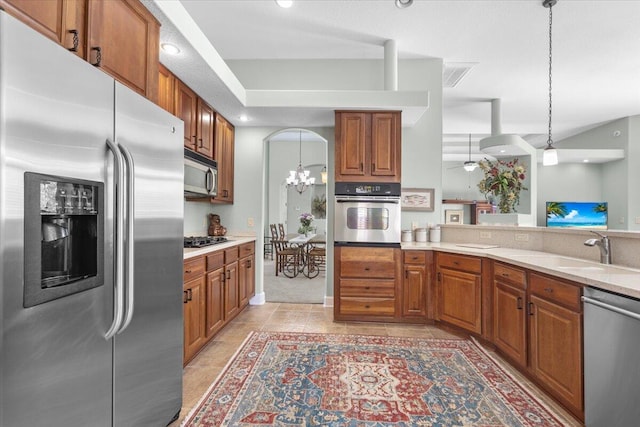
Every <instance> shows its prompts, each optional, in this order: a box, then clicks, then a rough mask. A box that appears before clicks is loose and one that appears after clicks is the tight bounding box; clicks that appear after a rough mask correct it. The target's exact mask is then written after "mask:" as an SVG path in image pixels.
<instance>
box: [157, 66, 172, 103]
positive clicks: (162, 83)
mask: <svg viewBox="0 0 640 427" xmlns="http://www.w3.org/2000/svg"><path fill="white" fill-rule="evenodd" d="M175 91H176V77H175V76H174V75H173V73H172V72H171V71H169V70H167V68H166V67H165V66H164V65H162V64H160V65H159V67H158V105H159V106H160V107H162V108H164V109H165V110H166V111H168V112H170V113H171V114H174V115H175V114H176V113H175Z"/></svg>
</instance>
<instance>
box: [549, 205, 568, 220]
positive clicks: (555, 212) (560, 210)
mask: <svg viewBox="0 0 640 427" xmlns="http://www.w3.org/2000/svg"><path fill="white" fill-rule="evenodd" d="M568 213H569V212H567V207H566V206H565V205H564V204H562V203H558V202H548V203H547V218H551V217H552V216H553V217H556V218H557V217H561V218H564V217H565V216H567V214H568Z"/></svg>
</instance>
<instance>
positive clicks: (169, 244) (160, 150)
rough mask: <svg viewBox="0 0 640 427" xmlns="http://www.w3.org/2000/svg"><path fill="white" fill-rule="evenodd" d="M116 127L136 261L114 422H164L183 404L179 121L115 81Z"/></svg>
mask: <svg viewBox="0 0 640 427" xmlns="http://www.w3.org/2000/svg"><path fill="white" fill-rule="evenodd" d="M115 129H116V130H115V133H116V140H117V142H118V144H120V145H121V146H123V147H125V148H126V150H128V151H129V152H130V153H131V157H132V158H133V164H134V168H135V180H134V194H135V197H134V204H135V219H134V224H133V225H134V237H135V239H134V242H133V243H134V257H133V262H134V263H135V267H134V286H133V292H134V296H133V310H134V311H133V317H132V320H131V323H130V324H129V326H128V327H127V328H126V329H125V330H124V331H122V332H121V333H119V334H117V335H116V337H115V351H114V360H115V363H114V370H115V371H114V378H115V380H114V381H115V384H114V390H115V401H114V417H115V418H114V425H115V426H118V427H122V426H135V427H142V426H162V425H167V424H168V423H169V421H171V419H172V417H173V416H174V415H175V414H177V413H178V412H179V411H180V408H181V406H182V330H183V326H182V299H181V298H182V258H183V248H182V246H183V226H182V224H183V210H184V207H183V206H184V202H183V196H182V191H183V182H182V181H183V158H182V148H183V147H182V136H181V135H182V132H181V131H179V130H180V129H182V121H180V120H179V119H177V118H176V117H174V116H172V115H171V114H169V113H167V112H166V111H164V110H162V109H161V108H160V107H158V106H156V105H154V104H152V103H151V102H149V101H148V100H146V99H145V98H143V97H141V96H140V95H138V94H136V93H134V92H132V91H131V90H130V89H128V88H126V87H124V86H122V85H120V84H119V83H116V128H115ZM127 300H128V301H129V300H130V295H127Z"/></svg>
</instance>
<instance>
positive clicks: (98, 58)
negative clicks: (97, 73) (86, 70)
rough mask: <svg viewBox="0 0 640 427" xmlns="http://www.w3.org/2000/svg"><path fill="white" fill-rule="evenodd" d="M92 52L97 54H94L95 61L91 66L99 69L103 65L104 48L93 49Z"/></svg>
mask: <svg viewBox="0 0 640 427" xmlns="http://www.w3.org/2000/svg"><path fill="white" fill-rule="evenodd" d="M91 51H92V52H95V54H92V56H93V58H95V60H94V61H93V62H92V63H91V65H93V66H94V67H99V66H100V65H101V64H102V48H101V47H100V46H97V47H92V48H91Z"/></svg>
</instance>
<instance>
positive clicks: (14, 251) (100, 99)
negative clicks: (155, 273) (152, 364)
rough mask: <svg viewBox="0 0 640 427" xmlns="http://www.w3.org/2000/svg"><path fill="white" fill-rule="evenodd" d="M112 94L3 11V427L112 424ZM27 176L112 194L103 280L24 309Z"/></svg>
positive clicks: (109, 85) (88, 69)
mask: <svg viewBox="0 0 640 427" xmlns="http://www.w3.org/2000/svg"><path fill="white" fill-rule="evenodd" d="M113 94H114V82H113V80H112V79H111V78H109V77H107V76H106V75H105V74H104V73H102V72H100V71H98V70H95V69H94V68H93V67H92V66H91V65H89V64H88V63H86V62H84V61H82V60H81V59H79V58H77V57H76V56H75V55H72V54H70V53H69V52H67V51H66V50H65V49H63V48H62V47H60V46H58V45H57V44H55V43H53V42H52V41H50V40H49V39H47V38H45V37H43V36H42V35H40V34H38V33H36V32H35V31H33V30H32V29H30V28H27V27H26V26H25V25H24V24H22V23H20V22H18V21H17V20H15V19H13V18H12V17H9V16H8V15H6V14H5V13H4V12H2V11H0V109H1V110H0V172H1V173H0V197H1V201H0V245H1V247H0V272H1V273H0V274H1V284H0V292H1V294H0V304H1V308H0V322H1V326H2V335H1V337H2V338H1V340H2V341H1V343H0V349H1V354H0V360H1V361H2V364H1V369H2V378H1V381H0V384H1V386H0V387H1V396H0V397H1V398H0V402H1V409H0V425H2V426H30V427H37V426H43V427H45V426H46V427H49V426H98V427H100V426H110V425H111V423H112V419H111V388H112V370H111V367H112V363H111V361H112V359H111V358H112V355H111V342H109V341H107V340H105V339H104V332H105V331H106V330H107V329H108V327H109V324H110V322H111V316H112V307H113V299H112V286H111V283H112V280H113V274H112V269H113V264H112V262H111V260H110V257H109V256H108V255H109V254H111V252H112V245H113V239H112V235H113V228H112V223H113V216H112V214H111V213H112V212H113V204H112V203H111V202H109V200H110V199H111V197H112V196H113V194H112V193H113V182H111V181H110V180H109V179H107V178H106V177H107V176H111V175H110V173H112V171H111V169H112V163H111V160H110V159H111V156H110V155H109V154H107V150H106V147H105V140H106V139H107V138H111V137H112V136H113V99H114V96H113ZM27 171H29V172H35V173H39V174H47V175H56V176H66V177H72V178H77V179H82V180H89V181H95V182H102V183H104V184H105V190H106V193H107V195H106V197H105V196H103V197H105V200H104V202H105V218H104V222H105V233H104V236H105V240H104V243H103V246H104V250H103V253H104V257H103V258H104V259H99V260H98V262H103V263H104V283H103V284H102V285H100V286H97V287H94V288H92V289H88V290H84V291H82V292H79V293H75V294H72V295H69V296H65V297H62V298H60V299H55V300H52V301H48V302H44V303H42V304H39V305H35V306H33V307H29V308H24V307H23V286H24V271H25V269H24V265H25V255H24V244H23V242H24V238H25V226H26V227H29V226H31V225H29V224H27V225H25V221H24V214H25V212H24V206H25V200H24V194H25V188H24V181H25V177H24V174H25V172H27ZM35 236H36V239H40V233H39V232H37V233H36V234H35Z"/></svg>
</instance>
